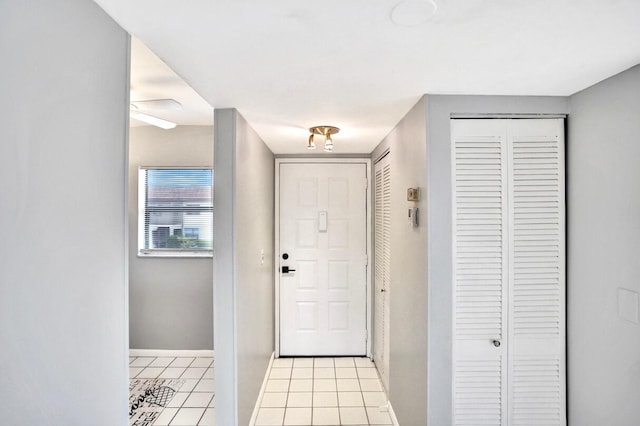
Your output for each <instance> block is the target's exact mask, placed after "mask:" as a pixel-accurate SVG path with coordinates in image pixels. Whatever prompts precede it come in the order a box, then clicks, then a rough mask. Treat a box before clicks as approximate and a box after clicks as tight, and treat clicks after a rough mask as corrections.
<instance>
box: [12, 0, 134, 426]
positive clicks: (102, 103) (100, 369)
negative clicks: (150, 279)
mask: <svg viewBox="0 0 640 426" xmlns="http://www.w3.org/2000/svg"><path fill="white" fill-rule="evenodd" d="M128 46H129V39H128V36H127V34H126V33H125V32H124V31H123V30H122V29H121V28H120V27H119V26H118V25H116V24H115V23H114V22H113V21H112V20H111V19H110V18H109V17H108V16H107V15H106V14H105V13H104V12H103V11H102V10H101V9H100V8H99V7H98V6H97V5H95V4H94V3H93V2H90V1H86V0H65V1H60V2H50V1H43V0H31V1H28V2H25V1H21V0H5V1H2V2H0V57H2V66H1V67H0V93H2V97H3V99H4V101H3V102H2V103H0V120H1V123H0V124H1V125H0V134H1V135H0V194H2V195H1V197H0V203H1V208H0V223H2V240H3V242H4V243H3V244H1V245H0V262H1V267H0V342H1V343H0V346H1V348H2V349H1V350H0V371H1V376H2V378H1V379H0V413H2V414H1V416H2V420H1V421H0V423H2V424H6V425H38V426H40V425H83V424H87V422H89V423H91V424H94V425H104V426H113V425H124V424H126V423H127V398H128V389H127V377H128V371H127V337H128V336H127V330H126V327H127V319H126V306H127V285H126V280H127V278H126V277H127V270H126V257H127V254H126V237H125V229H126V225H125V222H126V218H125V185H126V180H125V179H126V170H127V169H126V153H127V149H126V129H127V125H128V122H127V114H128V106H127V103H128V84H129V78H128V69H129V64H128V57H129V52H128V49H129V47H128Z"/></svg>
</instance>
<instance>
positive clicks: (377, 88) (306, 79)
mask: <svg viewBox="0 0 640 426" xmlns="http://www.w3.org/2000/svg"><path fill="white" fill-rule="evenodd" d="M95 1H96V2H97V3H98V4H99V5H100V6H101V7H102V8H103V9H104V10H105V11H106V12H107V13H109V14H110V15H111V16H112V17H113V18H114V19H115V20H116V21H117V22H118V23H119V24H120V25H121V26H122V27H124V28H125V29H126V30H127V31H129V32H130V33H131V34H133V35H135V36H136V37H138V38H139V39H140V40H142V41H143V42H144V43H145V44H146V45H147V46H149V48H150V49H151V50H153V51H154V52H155V53H156V54H157V55H158V56H159V57H160V58H161V59H162V60H163V61H164V62H166V63H167V64H168V65H169V66H170V67H171V68H172V69H173V70H174V71H175V72H176V73H177V74H179V75H180V76H181V77H182V78H183V79H184V80H185V81H186V82H187V83H188V84H189V85H190V86H191V87H193V88H194V89H195V91H197V92H198V93H199V94H200V95H201V96H202V97H203V98H204V99H205V100H206V101H207V102H208V104H209V105H211V106H212V107H214V108H226V107H234V108H237V109H238V110H239V112H240V113H241V114H242V115H243V116H244V117H245V118H246V119H247V120H248V121H249V123H250V124H251V125H252V127H253V128H254V129H255V130H256V131H257V132H258V133H259V134H260V136H261V137H262V138H263V140H264V141H265V142H266V143H267V145H269V147H270V148H271V149H272V150H273V151H274V152H276V153H303V152H306V150H305V149H304V148H305V144H306V139H307V135H308V130H307V129H308V127H310V126H314V125H323V124H328V125H334V126H338V127H340V128H341V132H340V133H339V134H338V135H337V136H335V138H334V142H335V151H334V152H335V153H363V152H366V153H368V152H370V151H371V150H372V149H373V148H374V147H375V146H376V145H377V144H378V143H379V142H380V140H381V139H382V138H383V137H384V136H385V135H386V134H387V133H388V132H389V131H390V130H391V129H392V128H393V126H394V125H395V124H396V123H397V122H398V121H399V120H400V119H401V118H402V116H403V115H404V114H405V113H406V112H407V111H408V110H409V109H410V108H411V106H413V104H414V103H415V102H416V101H417V100H418V99H419V98H420V96H421V95H422V94H424V93H431V94H492V95H570V94H573V93H575V92H577V91H580V90H582V89H584V88H586V87H588V86H590V85H592V84H594V83H596V82H598V81H600V80H602V79H605V78H607V77H609V76H611V75H613V74H616V73H618V72H620V71H623V70H625V69H627V68H629V67H631V66H633V65H635V64H638V63H640V25H639V24H638V18H640V1H638V0H606V1H604V0H536V1H531V0H483V1H480V0H433V1H435V4H436V6H437V10H436V12H435V15H433V16H432V17H431V18H430V19H428V15H424V16H423V15H421V13H422V12H421V11H422V10H425V11H428V10H429V9H430V8H431V6H432V3H431V0H404V1H400V0H346V1H345V0H324V1H322V2H311V1H308V2H301V1H299V0H271V1H268V2H267V1H264V0H262V1H259V0H237V1H230V0H226V1H225V0H190V1H188V2H184V1H176V0H136V1H134V2H132V1H130V0H95ZM392 15H393V17H394V19H395V20H396V21H398V22H400V24H398V23H396V22H394V20H393V19H392ZM405 21H413V22H412V24H415V25H402V24H405V23H407V22H405ZM134 53H135V52H134ZM157 83H158V87H157V90H158V91H157V93H158V94H157V95H154V94H153V93H141V96H163V94H162V85H163V84H164V80H163V79H162V78H159V79H158V81H157ZM169 84H170V83H169ZM132 89H133V91H135V90H138V88H137V87H133V88H132ZM320 152H321V150H320Z"/></svg>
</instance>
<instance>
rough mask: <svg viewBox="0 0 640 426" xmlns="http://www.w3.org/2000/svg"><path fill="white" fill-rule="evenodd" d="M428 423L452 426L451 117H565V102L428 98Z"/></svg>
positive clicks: (440, 96) (555, 98)
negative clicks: (496, 115) (519, 115)
mask: <svg viewBox="0 0 640 426" xmlns="http://www.w3.org/2000/svg"><path fill="white" fill-rule="evenodd" d="M426 104H427V105H426V108H427V172H428V182H429V186H428V190H427V204H428V206H427V208H428V210H429V212H428V218H429V224H428V228H429V236H428V238H429V248H428V264H429V278H428V282H429V305H428V306H429V319H428V323H429V332H428V336H429V342H428V347H429V349H428V353H429V355H428V360H429V365H428V370H429V373H428V374H429V398H428V411H429V422H430V424H433V425H447V424H451V377H452V376H451V374H452V370H451V343H452V339H451V330H452V319H451V315H452V310H451V283H452V276H451V268H452V263H451V262H452V259H451V214H452V213H451V193H452V188H451V144H450V140H451V133H450V117H451V114H566V113H567V112H568V99H567V98H564V97H518V96H447V95H427V97H426Z"/></svg>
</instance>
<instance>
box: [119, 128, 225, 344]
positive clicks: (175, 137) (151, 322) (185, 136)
mask: <svg viewBox="0 0 640 426" xmlns="http://www.w3.org/2000/svg"><path fill="white" fill-rule="evenodd" d="M212 120H213V118H212ZM212 124H213V121H212ZM140 166H178V167H180V166H185V167H187V166H209V167H212V166H213V126H178V127H176V128H175V129H172V130H163V129H159V128H157V127H154V126H142V127H132V128H131V130H130V134H129V240H130V241H131V244H130V247H129V347H130V348H132V349H213V260H212V259H211V258H166V257H165V258H161V257H155V258H153V257H138V255H137V253H138V244H137V243H138V167H140Z"/></svg>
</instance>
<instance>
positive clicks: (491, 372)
mask: <svg viewBox="0 0 640 426" xmlns="http://www.w3.org/2000/svg"><path fill="white" fill-rule="evenodd" d="M461 124H463V125H464V124H465V123H461ZM481 130H482V131H481V132H480V133H473V132H471V131H470V129H469V128H464V127H462V128H460V127H458V128H454V129H452V131H453V151H452V155H453V158H454V167H453V168H454V170H453V184H454V220H453V226H454V235H455V239H454V251H455V256H454V259H455V260H454V276H455V288H454V294H453V298H454V312H455V313H454V318H453V321H454V324H453V326H454V347H455V350H454V353H455V359H454V369H455V380H454V383H453V388H454V390H453V391H454V405H455V408H454V424H455V425H460V426H462V425H469V426H470V425H496V426H499V425H503V420H504V418H505V408H506V407H505V404H504V400H503V395H504V392H505V388H504V386H505V382H504V376H505V373H506V367H507V364H506V361H505V360H504V359H503V356H502V351H499V350H494V349H495V347H493V346H492V345H491V344H490V342H491V341H492V340H502V338H503V335H504V332H505V330H506V325H505V317H506V310H505V309H504V301H505V300H506V295H505V285H504V282H505V279H506V272H507V270H506V261H505V260H506V255H505V242H506V241H505V233H504V232H503V228H504V226H505V224H504V218H505V214H506V207H507V204H506V198H505V196H504V195H505V191H506V190H507V185H506V170H505V169H506V149H505V142H506V139H505V134H504V132H502V133H503V134H500V133H499V132H498V133H496V126H495V123H490V122H489V123H485V126H484V127H483V129H481Z"/></svg>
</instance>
